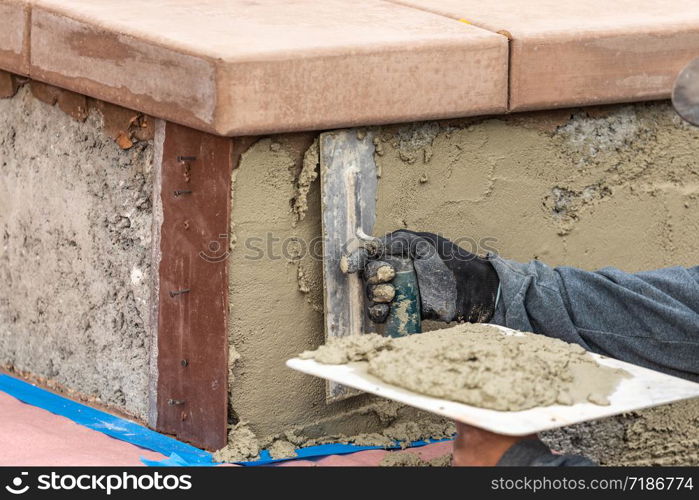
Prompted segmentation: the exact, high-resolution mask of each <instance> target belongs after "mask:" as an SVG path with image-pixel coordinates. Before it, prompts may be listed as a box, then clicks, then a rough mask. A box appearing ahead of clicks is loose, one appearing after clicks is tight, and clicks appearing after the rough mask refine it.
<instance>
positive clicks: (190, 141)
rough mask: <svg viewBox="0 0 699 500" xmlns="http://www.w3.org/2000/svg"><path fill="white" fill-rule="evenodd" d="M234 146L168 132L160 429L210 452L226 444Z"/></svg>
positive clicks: (177, 129)
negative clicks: (230, 226) (228, 262)
mask: <svg viewBox="0 0 699 500" xmlns="http://www.w3.org/2000/svg"><path fill="white" fill-rule="evenodd" d="M232 148H233V141H232V140H231V139H230V138H224V137H216V136H213V135H210V134H207V133H204V132H200V131H196V130H193V129H190V128H187V127H183V126H181V125H176V124H173V123H167V124H166V126H165V137H164V142H163V158H162V172H161V177H162V185H161V198H162V210H163V222H162V227H161V240H160V250H161V261H160V285H159V304H158V397H157V407H158V417H157V428H158V430H159V431H161V432H165V433H168V434H174V435H175V436H177V438H179V439H181V440H183V441H187V442H190V443H192V444H194V445H196V446H199V447H202V448H206V449H210V450H213V449H218V448H221V447H223V446H224V445H225V444H226V440H227V404H228V402H227V399H228V327H227V318H228V264H227V257H228V231H229V222H230V209H231V207H230V204H231V202H230V199H231V196H230V189H231V171H232V168H233V165H232V157H233V151H232Z"/></svg>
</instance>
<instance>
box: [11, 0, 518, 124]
mask: <svg viewBox="0 0 699 500" xmlns="http://www.w3.org/2000/svg"><path fill="white" fill-rule="evenodd" d="M15 3H16V2H15V0H0V6H2V7H4V8H7V7H8V6H14V5H15ZM32 4H33V6H32V12H31V37H30V38H31V41H30V44H29V51H28V53H29V54H31V56H30V59H31V60H30V68H29V75H30V76H31V77H32V78H35V79H38V80H41V81H44V82H47V83H50V84H52V85H56V86H59V87H64V88H67V89H69V90H73V91H75V92H79V93H83V94H86V95H89V96H92V97H95V98H98V99H102V100H105V101H109V102H113V103H115V104H119V105H121V106H125V107H129V108H132V109H136V110H138V111H143V112H145V113H148V114H151V115H154V116H158V117H161V118H165V119H167V120H171V121H174V122H178V123H181V124H184V125H188V126H191V127H194V128H198V129H202V130H206V131H209V132H213V133H216V134H220V135H253V134H263V133H273V132H287V131H296V130H313V129H324V128H333V127H344V126H354V125H371V124H379V123H391V122H403V121H411V120H421V119H437V118H447V117H459V116H469V115H482V114H491V113H503V112H506V110H507V60H508V47H507V39H506V38H505V37H503V36H501V35H498V34H495V33H491V32H489V31H487V30H483V29H480V28H477V27H474V26H469V25H467V24H464V23H460V22H455V21H454V20H453V19H450V18H446V17H444V16H440V15H436V14H432V13H429V12H425V11H422V10H420V9H414V8H411V7H405V6H401V5H397V4H394V3H391V2H386V1H384V0H356V1H352V2H348V1H345V0H324V1H322V2H318V1H315V0H259V1H257V2H250V1H245V0H199V1H197V2H191V1H190V0H152V1H149V2H143V1H142V0H119V1H94V0H32ZM18 23H19V21H12V23H11V25H12V26H13V27H15V26H16V25H17V24H18ZM16 39H18V36H17V35H15V36H14V38H13V39H12V40H13V43H14V44H15V45H10V43H9V41H8V42H4V41H3V43H2V44H0V47H5V46H7V47H10V46H16V45H17V41H16ZM23 54H25V55H26V51H25V52H24V53H23ZM0 67H3V68H4V69H8V70H10V71H15V70H16V69H15V68H16V67H15V66H11V67H10V65H9V64H7V63H4V62H3V60H2V59H0Z"/></svg>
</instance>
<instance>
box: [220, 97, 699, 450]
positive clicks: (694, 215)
mask: <svg viewBox="0 0 699 500" xmlns="http://www.w3.org/2000/svg"><path fill="white" fill-rule="evenodd" d="M375 133H376V135H377V139H376V160H377V165H378V167H379V170H380V176H381V177H380V181H379V193H378V200H377V212H378V213H377V224H376V227H375V234H381V233H385V232H388V231H392V230H395V229H397V228H401V227H405V228H409V229H415V230H430V231H433V232H437V233H442V234H443V235H444V236H446V237H449V238H450V239H452V240H457V241H458V242H459V243H460V244H461V246H462V247H464V248H465V249H467V250H471V251H476V252H481V253H482V252H485V251H497V252H499V253H500V254H501V255H502V256H503V257H506V258H511V259H516V260H522V261H526V260H529V259H533V258H538V259H541V260H542V261H545V262H547V263H549V264H552V265H562V264H566V265H572V266H577V267H582V268H587V269H594V268H597V267H602V266H607V265H611V266H617V267H619V268H621V269H624V270H628V271H635V270H641V269H650V268H657V267H662V266H667V265H696V264H697V261H698V260H699V259H698V257H699V250H697V248H698V246H697V236H696V235H697V234H698V229H699V197H698V196H699V157H697V155H696V151H698V150H699V129H695V128H692V127H690V126H689V125H686V124H685V123H684V122H682V121H681V120H680V119H679V118H678V117H677V116H676V115H675V113H674V112H673V110H672V108H671V106H670V105H669V103H667V102H652V103H645V104H634V105H622V106H608V107H600V108H587V109H582V110H581V109H578V110H562V111H555V112H543V113H530V114H518V115H511V116H508V117H499V118H486V119H468V120H456V121H454V120H452V121H443V122H439V123H436V122H432V123H423V124H410V125H403V126H390V127H382V128H378V129H376V131H375ZM312 140H313V137H310V136H304V137H303V138H302V139H299V137H297V136H279V137H274V138H266V139H262V140H260V141H258V142H257V143H256V144H254V145H253V146H252V147H251V148H250V149H249V150H248V151H247V152H246V153H245V154H244V155H243V157H242V159H241V162H240V167H239V168H238V170H237V171H236V172H235V178H234V185H233V195H232V196H233V213H232V219H233V227H232V229H231V233H232V234H233V235H234V237H233V238H232V241H233V248H232V254H231V258H230V266H231V268H230V271H231V272H230V276H231V278H230V279H231V286H230V298H231V321H230V325H231V342H232V346H233V348H234V349H235V351H236V353H237V355H239V356H240V359H238V360H237V361H236V363H235V365H234V366H233V367H232V368H231V370H232V373H233V374H234V377H235V378H234V379H233V381H232V382H231V405H232V410H233V413H232V416H233V419H234V420H238V419H240V420H243V421H247V422H249V426H250V428H251V429H252V430H253V431H254V433H255V434H257V435H258V436H260V437H264V436H268V435H270V434H277V433H279V432H280V431H282V430H283V429H285V428H302V429H305V430H306V431H307V432H306V435H308V432H310V431H309V430H311V429H312V430H313V432H315V433H316V434H317V435H327V434H332V433H335V432H338V433H344V434H347V435H352V434H357V433H360V432H376V430H377V428H378V429H380V428H381V427H382V426H385V425H387V424H386V422H385V420H383V421H382V420H381V419H380V418H377V416H376V415H377V414H376V413H375V412H373V411H371V410H366V408H369V406H367V405H369V404H375V403H372V400H371V399H370V398H368V397H366V396H363V397H358V398H352V399H350V400H347V401H343V402H340V403H334V404H331V405H326V404H325V383H324V382H323V381H321V380H319V379H315V378H312V377H308V376H304V375H301V374H299V373H296V372H291V371H290V370H288V369H286V368H285V367H284V361H285V360H286V359H287V358H289V357H292V356H294V355H295V354H296V353H298V352H301V351H304V350H307V349H312V348H315V347H317V346H319V345H320V344H322V343H323V340H324V334H323V321H322V320H323V317H322V274H321V263H320V260H319V259H317V258H313V257H311V256H309V255H308V254H304V255H303V256H302V258H296V257H295V256H294V250H293V248H298V247H299V246H301V247H305V248H308V244H309V243H313V242H314V241H316V242H317V241H318V239H319V238H320V234H321V227H320V218H319V210H320V207H319V204H320V201H319V183H318V181H317V180H314V181H312V182H311V183H310V186H308V187H307V186H306V185H305V181H306V180H307V179H310V177H312V176H310V177H309V175H308V171H307V170H306V172H305V173H304V175H303V179H304V182H303V184H304V189H303V192H304V195H305V194H306V188H307V197H308V202H307V206H308V210H307V212H306V216H305V218H304V219H303V220H298V218H297V217H296V214H295V213H294V207H298V206H302V205H299V204H298V203H296V202H295V201H294V199H295V196H297V194H298V189H297V187H298V185H299V180H298V176H299V173H300V171H301V168H302V164H303V154H304V152H305V151H306V149H308V148H309V147H310V145H311V143H312ZM294 224H296V227H294ZM293 237H296V238H302V239H303V240H304V242H305V245H304V244H299V245H295V244H293V241H291V240H289V239H288V238H293ZM252 238H258V239H257V240H253V239H252ZM274 238H277V239H278V240H277V241H275V240H274ZM285 238H286V239H287V240H286V241H287V245H286V249H287V255H284V253H283V252H282V248H283V247H284V245H283V244H282V243H283V241H284V240H285ZM255 248H257V250H255ZM270 248H271V249H272V250H273V251H274V252H273V253H272V254H270V252H269V250H270ZM297 251H300V250H297ZM232 359H236V357H235V356H234V357H232ZM686 405H687V406H688V407H689V408H690V409H694V408H696V407H699V403H698V402H696V401H695V402H690V403H686ZM676 406H677V405H676ZM655 411H656V412H660V413H659V416H657V417H652V415H654V413H653V412H654V411H653V410H651V411H650V412H639V415H641V417H634V418H632V419H625V420H624V419H622V420H620V419H619V418H617V419H607V420H604V421H600V422H598V423H591V424H585V425H586V426H592V427H590V428H592V429H595V430H594V431H593V432H590V433H589V436H586V437H585V441H586V443H588V445H589V446H595V445H596V446H598V447H599V448H600V449H602V448H603V447H604V446H606V441H605V439H604V436H606V435H608V434H610V433H616V434H615V435H619V436H624V439H627V440H631V439H632V438H633V436H636V435H643V434H644V432H643V431H642V430H639V429H644V428H646V427H648V428H650V427H652V428H654V429H655V428H662V427H663V425H675V423H677V425H684V424H683V423H686V422H688V421H689V420H688V418H689V417H688V415H691V411H690V412H688V411H680V410H678V409H673V408H672V407H670V408H664V409H662V410H655ZM649 415H650V416H649ZM649 419H651V420H649ZM658 419H659V420H660V421H661V422H665V424H663V425H658V424H657V423H655V422H656V421H657V420H658ZM690 420H691V418H690ZM649 422H651V423H649ZM633 423H635V424H636V425H635V426H634V425H633ZM621 427H623V431H619V432H621V434H619V432H617V430H618V429H619V428H621ZM634 429H635V430H634ZM683 429H684V431H683V432H685V434H682V433H678V434H673V433H672V432H670V431H667V432H664V433H663V432H661V431H657V432H656V431H653V432H655V433H656V435H657V436H663V437H664V439H660V438H658V439H655V440H646V441H641V440H638V439H635V438H633V443H635V444H634V445H633V446H635V448H634V452H633V453H634V456H636V457H638V459H637V463H651V462H653V460H655V459H653V458H652V457H653V456H655V455H658V456H659V455H662V450H663V449H667V450H673V451H671V452H670V454H671V455H672V458H671V459H668V460H677V461H678V462H681V463H696V457H695V454H696V452H695V449H696V440H697V439H698V437H697V434H698V433H699V430H698V429H699V426H696V425H689V426H684V427H683ZM571 432H577V431H571ZM639 433H640V434H639ZM263 441H264V439H263ZM629 442H630V441H629ZM561 443H562V444H561V447H562V448H564V449H567V448H566V446H568V445H566V444H565V443H563V441H561ZM593 443H596V444H593ZM618 449H619V450H621V449H622V448H621V447H619V448H618ZM693 457H694V458H693ZM610 463H621V459H618V458H614V459H613V460H611V461H610Z"/></svg>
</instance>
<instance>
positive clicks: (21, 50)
mask: <svg viewBox="0 0 699 500" xmlns="http://www.w3.org/2000/svg"><path fill="white" fill-rule="evenodd" d="M0 22H1V23H2V25H1V27H0V69H4V70H7V71H12V72H13V73H19V74H22V75H26V74H27V73H28V72H29V52H28V50H27V48H28V45H29V29H28V26H29V2H28V1H27V0H0Z"/></svg>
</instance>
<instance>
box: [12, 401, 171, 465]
mask: <svg viewBox="0 0 699 500" xmlns="http://www.w3.org/2000/svg"><path fill="white" fill-rule="evenodd" d="M0 450H2V451H1V452H0V466H5V465H8V466H9V465H14V466H60V465H74V466H93V465H95V466H97V465H99V466H110V465H120V466H132V465H134V466H135V465H143V464H142V463H141V461H140V457H145V458H147V459H150V460H164V459H165V458H166V457H165V456H164V455H161V454H160V453H155V452H153V451H150V450H144V449H143V448H139V447H138V446H134V445H132V444H129V443H125V442H123V441H118V440H116V439H113V438H111V437H109V436H107V435H106V434H102V433H101V432H97V431H94V430H92V429H88V428H87V427H83V426H81V425H78V424H76V423H75V422H73V421H71V420H69V419H67V418H65V417H61V416H59V415H54V414H53V413H50V412H48V411H46V410H43V409H41V408H37V407H36V406H30V405H27V404H24V403H22V402H21V401H19V400H17V399H15V398H13V397H12V396H8V395H7V394H5V393H4V392H2V391H0Z"/></svg>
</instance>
